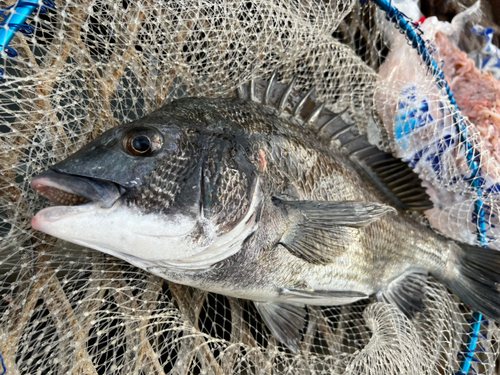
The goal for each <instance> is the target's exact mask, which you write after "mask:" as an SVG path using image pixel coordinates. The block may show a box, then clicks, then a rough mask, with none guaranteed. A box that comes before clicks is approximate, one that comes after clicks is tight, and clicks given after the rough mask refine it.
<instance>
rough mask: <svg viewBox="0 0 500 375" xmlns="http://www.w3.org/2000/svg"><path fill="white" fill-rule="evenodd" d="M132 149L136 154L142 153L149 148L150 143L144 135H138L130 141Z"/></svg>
mask: <svg viewBox="0 0 500 375" xmlns="http://www.w3.org/2000/svg"><path fill="white" fill-rule="evenodd" d="M132 147H133V148H134V150H135V151H136V152H140V153H144V152H147V151H148V150H149V148H150V147H151V141H150V139H149V138H148V137H146V136H145V135H138V136H137V137H135V138H134V140H133V141H132Z"/></svg>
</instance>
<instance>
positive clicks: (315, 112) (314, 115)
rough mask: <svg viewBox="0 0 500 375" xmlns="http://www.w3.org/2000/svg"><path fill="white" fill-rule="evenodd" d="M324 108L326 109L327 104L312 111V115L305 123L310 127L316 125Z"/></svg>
mask: <svg viewBox="0 0 500 375" xmlns="http://www.w3.org/2000/svg"><path fill="white" fill-rule="evenodd" d="M324 108H325V103H323V104H321V105H319V106H317V107H316V108H314V109H313V110H312V112H311V114H310V115H309V116H308V117H307V119H306V120H305V123H306V124H308V125H312V124H314V123H315V122H316V120H317V119H318V117H319V115H320V114H321V112H323V109H324Z"/></svg>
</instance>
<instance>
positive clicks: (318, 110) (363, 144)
mask: <svg viewBox="0 0 500 375" xmlns="http://www.w3.org/2000/svg"><path fill="white" fill-rule="evenodd" d="M276 77H277V71H274V72H273V74H272V76H271V79H270V80H269V82H266V81H263V80H251V81H250V82H249V83H247V84H243V85H242V86H241V87H240V88H238V91H237V94H238V98H242V99H248V100H252V101H255V102H257V103H263V104H265V105H268V106H270V107H273V108H275V109H276V110H278V111H279V112H280V113H286V114H289V115H291V116H293V117H295V118H296V119H298V120H301V121H302V122H303V124H304V126H306V127H308V128H309V129H311V130H313V131H314V132H315V133H317V134H318V136H319V137H321V138H323V139H324V140H326V141H327V142H333V143H336V144H337V146H338V147H339V148H340V150H341V151H342V152H343V153H344V154H345V155H347V156H348V157H349V158H350V159H351V160H352V161H353V162H354V163H356V164H357V165H358V166H359V167H360V168H361V169H362V170H363V171H364V172H365V173H366V174H367V175H368V177H369V178H371V179H372V180H373V182H374V183H375V184H376V185H377V186H378V188H379V189H380V190H382V191H383V192H384V193H385V194H386V195H387V196H388V197H389V198H390V199H391V200H392V201H394V203H395V204H396V205H398V206H399V207H401V208H402V209H404V210H409V211H417V212H421V211H425V210H428V209H430V208H432V202H431V200H430V199H429V196H428V195H427V193H426V192H425V189H424V188H423V187H422V184H421V180H420V179H419V177H418V176H417V174H416V173H415V172H413V170H412V169H411V168H410V167H409V166H408V164H407V163H405V162H404V161H402V160H400V159H398V158H396V157H394V156H393V155H391V154H389V153H387V152H384V151H381V150H380V149H378V148H377V147H376V146H373V145H372V144H371V143H369V142H368V138H367V137H366V135H361V134H359V132H358V128H357V126H356V125H355V124H348V123H347V122H346V121H345V120H344V118H343V113H344V112H342V113H333V112H332V111H330V110H328V109H327V108H326V107H325V105H324V104H319V105H316V104H315V102H314V100H315V97H314V88H312V89H311V90H310V91H309V92H308V93H306V94H301V93H299V92H297V91H296V90H294V84H295V82H296V80H295V79H293V80H292V83H291V84H290V85H284V84H282V83H280V82H278V81H277V79H276Z"/></svg>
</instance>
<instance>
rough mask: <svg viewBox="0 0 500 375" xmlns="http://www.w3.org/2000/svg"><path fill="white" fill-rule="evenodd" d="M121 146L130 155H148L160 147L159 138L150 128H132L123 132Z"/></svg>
mask: <svg viewBox="0 0 500 375" xmlns="http://www.w3.org/2000/svg"><path fill="white" fill-rule="evenodd" d="M123 147H124V148H125V151H127V152H128V153H129V154H130V155H133V156H148V155H151V154H153V153H154V152H156V151H158V150H159V149H160V147H161V138H160V136H159V135H158V134H156V133H155V132H153V131H151V130H139V131H137V130H133V131H130V132H128V133H127V134H125V137H124V138H123Z"/></svg>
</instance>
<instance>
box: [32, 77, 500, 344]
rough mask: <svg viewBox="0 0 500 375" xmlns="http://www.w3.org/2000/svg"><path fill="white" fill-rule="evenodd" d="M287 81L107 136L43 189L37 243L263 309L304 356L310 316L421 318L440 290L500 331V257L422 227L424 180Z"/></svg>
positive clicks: (170, 110) (253, 86) (179, 106)
mask: <svg viewBox="0 0 500 375" xmlns="http://www.w3.org/2000/svg"><path fill="white" fill-rule="evenodd" d="M276 77H277V75H276V72H275V73H274V74H273V75H272V77H271V78H270V79H269V80H267V81H264V80H257V79H255V80H251V81H250V82H246V83H244V84H242V85H240V87H239V88H238V90H237V92H236V94H235V95H233V96H229V97H219V98H206V97H189V98H181V99H178V100H175V101H172V102H170V103H168V104H166V105H165V106H163V107H161V108H159V109H158V110H156V111H154V112H152V113H151V114H149V115H147V116H145V117H143V118H141V119H138V120H136V121H133V122H130V123H128V124H122V125H119V126H116V127H114V128H112V129H109V130H107V131H105V132H104V133H103V134H101V135H100V136H98V137H97V138H96V139H95V140H93V141H92V142H90V143H88V144H87V145H86V146H84V147H83V148H81V149H80V150H79V151H77V152H76V153H74V154H73V155H70V156H69V157H68V158H66V159H65V160H63V161H61V162H59V163H57V164H55V165H53V166H52V167H50V168H49V169H48V170H46V171H44V172H42V173H41V174H39V175H37V176H36V177H34V178H33V180H32V181H31V185H32V187H33V188H34V189H35V190H36V191H37V192H38V193H40V194H41V195H42V196H44V197H46V198H48V199H49V200H51V201H53V202H55V203H56V204H57V205H56V206H52V207H48V208H45V209H43V210H41V211H39V212H38V213H37V214H36V215H35V216H34V217H33V219H32V227H33V228H34V229H35V230H38V231H42V232H44V233H47V234H49V235H52V236H54V237H57V238H60V239H63V240H66V241H69V242H72V243H75V244H78V245H81V246H85V247H88V248H92V249H95V250H98V251H101V252H103V253H106V254H110V255H112V256H115V257H117V258H120V259H123V260H125V261H126V262H129V263H130V264H132V265H134V266H136V267H139V268H141V269H144V270H146V271H147V272H150V273H152V274H154V275H157V276H160V277H162V278H164V279H167V280H169V281H172V282H175V283H179V284H184V285H188V286H192V287H196V288H200V289H203V290H206V291H210V292H214V293H220V294H223V295H226V296H230V297H235V298H241V299H246V300H250V301H252V302H253V303H254V305H255V307H256V309H257V311H258V312H259V314H260V315H261V317H262V319H263V320H264V322H265V324H266V325H267V327H268V328H269V330H270V331H271V332H272V333H273V334H274V335H275V336H276V337H277V338H278V339H279V340H280V341H281V342H282V343H283V344H284V345H285V346H286V347H288V348H289V349H290V350H291V351H292V352H293V353H300V350H301V349H300V342H301V332H302V330H303V328H304V325H305V321H306V316H307V306H308V305H321V306H332V305H343V304H350V303H353V302H356V301H359V300H363V299H367V298H370V297H372V296H375V297H376V298H377V299H379V300H381V301H385V302H389V303H393V304H395V305H396V306H398V307H399V308H400V310H401V311H403V312H404V313H405V314H407V315H408V316H409V317H412V316H413V315H414V314H415V313H416V312H417V311H419V310H421V309H422V299H423V297H424V294H425V285H426V280H427V277H428V275H432V276H434V277H435V278H437V279H438V280H440V281H441V282H443V283H444V284H445V285H446V286H448V287H449V288H450V289H451V290H452V291H454V292H455V293H456V294H457V295H458V296H459V297H460V298H461V299H462V301H464V302H465V303H466V304H468V305H470V306H471V307H472V308H474V309H476V310H478V311H480V312H482V313H483V314H485V315H486V316H488V317H489V318H491V319H494V320H497V321H498V320H499V318H500V298H499V297H500V295H499V294H500V291H499V289H500V252H498V251H496V250H492V249H488V248H481V247H476V246H472V245H467V244H463V243H457V242H454V241H452V240H450V239H448V238H446V237H444V236H442V235H440V234H438V233H436V232H435V231H434V230H432V229H431V228H429V227H427V226H425V225H422V223H421V221H419V220H418V215H419V213H420V214H421V213H422V212H423V211H425V210H426V209H429V208H431V207H432V202H431V201H430V200H429V197H428V196H427V194H426V191H425V189H424V188H423V187H422V185H421V181H420V179H419V178H418V176H417V175H416V174H415V172H413V171H412V170H411V168H410V167H409V166H408V165H407V164H406V163H404V162H403V161H401V160H399V159H397V158H395V157H394V156H393V155H392V154H390V153H387V152H384V151H382V150H380V149H378V148H377V147H376V146H374V145H372V144H370V143H369V142H368V139H367V136H366V135H363V134H361V133H360V132H359V130H358V127H357V125H356V124H355V123H353V122H352V121H349V120H348V119H347V116H346V114H343V113H335V112H333V111H330V110H329V109H328V108H326V106H325V105H324V104H319V105H317V104H316V102H315V101H316V99H315V91H314V88H313V89H311V90H310V91H308V92H306V93H302V92H301V91H300V90H296V89H295V86H296V81H295V80H294V81H292V82H291V83H290V84H289V85H286V84H283V83H281V82H278V80H277V78H276ZM415 215H417V216H415Z"/></svg>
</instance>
